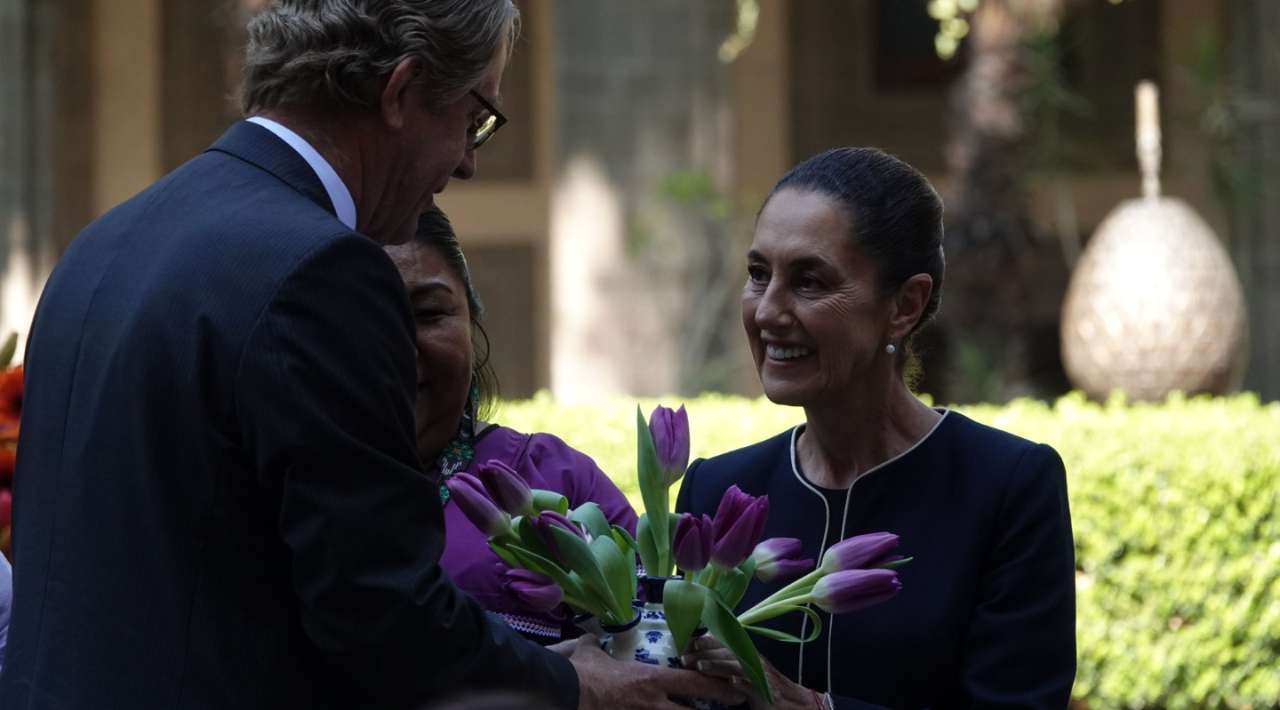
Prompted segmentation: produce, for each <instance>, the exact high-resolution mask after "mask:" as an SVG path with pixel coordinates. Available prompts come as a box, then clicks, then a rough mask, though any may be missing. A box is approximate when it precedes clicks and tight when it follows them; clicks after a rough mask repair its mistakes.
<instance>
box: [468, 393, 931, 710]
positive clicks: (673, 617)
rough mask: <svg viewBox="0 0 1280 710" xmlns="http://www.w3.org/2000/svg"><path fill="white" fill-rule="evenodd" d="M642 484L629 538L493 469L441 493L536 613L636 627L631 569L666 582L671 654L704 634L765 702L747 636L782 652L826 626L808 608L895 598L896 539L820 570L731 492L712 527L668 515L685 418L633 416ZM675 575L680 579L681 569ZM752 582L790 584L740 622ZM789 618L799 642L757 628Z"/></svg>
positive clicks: (761, 506) (899, 561)
mask: <svg viewBox="0 0 1280 710" xmlns="http://www.w3.org/2000/svg"><path fill="white" fill-rule="evenodd" d="M636 439H637V448H638V466H637V477H638V479H639V486H640V495H641V498H642V500H643V502H644V508H645V510H644V513H643V514H641V516H640V518H639V523H638V524H637V526H636V535H635V537H634V538H633V537H632V536H631V535H630V534H629V533H628V532H627V531H626V530H624V529H622V528H620V527H618V526H616V525H610V524H609V522H608V521H607V520H606V519H605V516H604V514H603V513H602V512H601V511H600V508H599V507H598V506H596V505H595V504H594V503H586V504H584V505H581V506H578V507H577V508H575V509H573V510H569V507H568V501H567V500H566V499H565V497H564V496H562V495H560V494H558V493H554V492H552V491H544V490H537V489H530V488H529V487H528V486H527V485H526V484H525V482H524V480H523V479H521V478H520V477H519V476H518V475H516V473H515V472H514V471H512V470H511V469H509V468H507V467H506V466H505V465H503V464H501V463H500V462H497V461H493V462H489V463H488V464H485V465H483V466H482V467H481V468H480V475H479V477H478V478H477V477H474V476H470V475H468V474H465V473H461V474H455V475H454V476H452V477H451V478H450V479H449V480H448V481H447V482H446V485H448V487H449V491H450V493H451V495H452V497H453V499H454V500H456V501H457V503H458V505H459V506H460V507H461V508H462V510H463V512H464V513H466V515H467V517H468V518H469V519H470V520H471V521H472V522H473V523H474V524H475V525H476V526H477V527H479V528H480V529H481V530H483V531H484V532H485V533H486V534H488V536H489V545H490V547H492V548H493V550H494V552H496V553H497V554H498V556H499V557H501V558H502V560H503V561H505V562H506V563H507V564H508V565H510V567H511V568H512V569H510V570H508V571H507V572H506V574H507V577H508V588H509V589H511V590H512V592H513V593H515V594H516V595H517V596H519V597H520V598H521V599H522V600H523V601H524V602H525V603H527V604H529V605H530V607H531V608H535V609H540V610H549V609H552V608H554V607H555V606H557V605H559V604H560V603H562V602H563V603H566V604H568V605H569V606H570V607H571V608H573V609H574V610H575V611H577V612H579V613H589V614H592V615H594V616H595V617H596V618H597V619H599V621H600V622H601V623H602V624H604V625H617V626H621V625H625V624H627V623H628V622H631V621H632V620H633V619H635V618H636V614H637V612H636V609H635V607H634V606H633V600H634V599H635V597H636V592H637V585H638V579H637V569H636V564H635V561H636V557H637V556H638V557H639V559H640V563H641V565H643V567H644V572H645V573H646V575H648V576H649V577H651V578H654V577H656V578H665V583H664V585H663V597H662V604H663V608H664V611H665V615H666V622H667V625H668V627H669V629H670V631H671V636H672V641H673V643H674V646H675V648H676V650H677V652H681V651H683V650H685V649H686V648H687V647H688V644H689V641H690V639H691V638H692V637H693V635H694V633H695V632H696V631H697V630H698V629H700V628H705V629H707V630H709V631H710V632H711V634H712V635H714V636H715V637H716V638H717V639H719V640H720V642H721V643H723V644H724V645H725V646H726V647H727V648H729V649H730V650H731V651H732V652H733V654H734V655H735V656H736V657H737V658H738V660H739V662H740V663H741V664H742V668H743V671H744V672H745V674H746V675H747V677H748V679H749V680H750V681H751V683H752V685H753V686H754V687H756V688H758V689H759V690H760V692H761V693H762V694H763V695H764V696H765V697H766V698H771V693H770V691H769V686H768V683H767V681H766V679H765V674H764V669H763V667H762V664H761V662H760V657H759V654H758V653H757V652H756V648H755V644H754V643H753V642H752V641H751V638H750V635H749V633H754V634H759V635H761V636H766V637H769V638H774V639H778V640H782V641H790V642H797V643H798V642H802V641H807V640H812V639H814V638H817V636H818V635H819V634H820V633H821V631H822V620H821V617H819V616H818V614H817V613H816V612H815V611H813V609H812V607H813V606H816V607H818V608H819V609H821V610H823V611H826V612H828V613H830V614H841V613H846V612H849V611H854V610H856V609H861V608H864V607H867V606H870V605H872V604H876V603H879V602H882V601H885V600H887V599H889V598H890V597H892V596H893V595H894V594H896V593H897V592H898V590H899V589H900V588H901V584H900V582H899V580H898V574H897V571H896V568H897V567H899V566H901V565H903V564H906V563H907V562H908V561H909V559H904V558H902V557H900V556H897V555H895V554H894V550H895V549H896V548H897V545H898V537H897V536H896V535H893V534H891V533H872V534H868V535H860V536H857V537H853V538H849V539H847V540H844V541H842V542H840V543H838V544H836V545H833V546H832V547H831V548H829V549H828V550H827V551H826V553H825V554H824V555H823V556H822V560H821V563H820V564H818V565H816V566H815V564H814V561H813V560H812V559H799V557H800V554H801V543H800V541H799V540H797V539H795V538H771V539H768V540H761V537H762V536H763V532H764V524H765V519H766V517H767V516H768V512H769V500H768V498H767V497H765V496H759V497H756V496H751V495H748V494H746V493H744V492H742V491H741V490H740V489H739V488H738V487H737V486H732V487H730V488H729V490H728V491H726V492H725V494H724V497H723V498H721V500H720V505H719V507H718V509H717V510H716V514H715V517H714V518H713V517H710V516H707V515H702V516H693V515H690V514H688V513H685V514H682V515H675V514H673V513H671V512H670V511H671V500H670V489H671V486H672V485H673V484H674V483H676V482H677V481H679V480H680V479H681V477H682V476H684V472H685V469H686V468H687V466H688V463H689V419H688V415H687V413H686V412H685V410H684V407H681V408H680V409H679V410H671V409H668V408H666V407H658V408H657V409H655V410H654V412H653V414H652V416H651V417H650V419H649V421H648V423H647V424H646V422H645V420H644V416H643V414H641V413H640V412H639V411H638V410H637V412H636ZM677 568H678V569H679V570H680V572H682V575H680V576H676V575H675V574H674V573H675V571H676V569H677ZM752 577H755V578H756V579H759V580H760V581H762V582H765V583H770V584H776V583H781V582H785V581H787V580H791V581H790V583H788V584H786V585H785V586H783V587H782V588H781V589H779V590H778V591H777V592H775V593H774V594H772V595H770V596H769V597H767V598H766V599H764V600H762V601H761V602H760V603H758V604H756V605H755V606H753V607H751V608H750V609H747V610H746V611H744V612H742V613H741V614H735V613H734V611H733V609H734V608H735V607H736V606H737V605H738V603H739V602H740V601H741V600H742V596H743V594H745V593H746V590H747V585H748V584H749V583H750V581H751V579H752ZM789 613H799V614H804V615H805V616H807V617H808V618H809V620H810V622H811V624H810V631H809V632H808V635H807V637H806V638H800V637H797V636H794V635H791V634H787V633H784V632H781V631H778V630H776V629H773V628H768V627H764V626H761V625H760V624H761V623H762V622H764V621H766V620H768V619H772V618H774V617H777V616H781V615H783V614H789Z"/></svg>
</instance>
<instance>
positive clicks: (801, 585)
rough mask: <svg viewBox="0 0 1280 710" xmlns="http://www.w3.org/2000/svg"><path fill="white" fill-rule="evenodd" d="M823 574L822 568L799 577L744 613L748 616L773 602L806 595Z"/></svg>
mask: <svg viewBox="0 0 1280 710" xmlns="http://www.w3.org/2000/svg"><path fill="white" fill-rule="evenodd" d="M825 574H826V573H825V572H824V571H823V570H822V568H821V567H819V568H817V569H815V570H813V571H811V572H809V573H808V574H806V575H805V576H803V577H801V578H800V579H797V580H795V581H794V582H792V583H790V584H788V585H787V586H785V587H783V588H782V589H779V590H778V591H776V592H774V593H773V594H771V595H769V596H767V597H765V598H764V599H763V600H761V601H760V602H759V603H757V604H756V605H755V606H753V607H751V608H750V609H748V610H747V611H746V612H745V613H747V614H750V613H751V612H752V611H755V610H756V609H758V608H760V607H762V606H766V605H768V604H773V603H774V602H780V601H783V600H786V599H790V598H792V597H795V596H798V595H801V594H807V593H808V592H809V590H811V589H813V585H814V584H817V582H818V580H819V579H822V577H823V576H824V575H825Z"/></svg>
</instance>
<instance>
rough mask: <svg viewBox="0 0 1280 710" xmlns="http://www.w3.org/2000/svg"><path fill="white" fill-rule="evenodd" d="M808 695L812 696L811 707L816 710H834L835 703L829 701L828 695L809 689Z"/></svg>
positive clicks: (829, 696)
mask: <svg viewBox="0 0 1280 710" xmlns="http://www.w3.org/2000/svg"><path fill="white" fill-rule="evenodd" d="M809 693H810V694H812V695H813V706H814V707H816V708H818V710H835V707H836V706H835V703H834V702H833V701H832V700H831V694H830V693H819V692H818V691H816V690H814V689H812V688H809Z"/></svg>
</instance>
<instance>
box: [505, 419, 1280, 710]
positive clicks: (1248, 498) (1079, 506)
mask: <svg viewBox="0 0 1280 710" xmlns="http://www.w3.org/2000/svg"><path fill="white" fill-rule="evenodd" d="M655 403H656V400H647V401H643V402H641V403H640V405H641V407H642V408H643V409H644V410H645V413H646V414H647V413H648V412H649V410H650V409H651V408H652V407H653V405H654V404H655ZM664 403H665V404H676V403H677V402H676V401H675V400H674V399H668V400H667V401H665V402H664ZM685 404H686V405H687V406H688V408H689V418H690V424H691V428H692V432H693V456H694V457H695V458H696V457H699V456H709V455H713V454H716V453H721V452H724V451H728V450H731V449H734V448H737V447H740V446H744V445H747V444H750V443H753V442H756V441H760V440H762V439H764V438H766V437H768V436H771V435H773V434H776V433H779V432H781V431H783V430H785V429H787V428H789V427H791V426H793V425H795V424H797V423H798V422H800V421H801V420H802V418H803V414H802V412H801V411H800V410H798V409H794V408H787V407H780V406H777V405H774V404H772V403H770V402H768V401H767V400H763V399H760V400H750V399H744V398H740V397H729V396H721V395H704V396H702V397H698V398H694V399H686V400H685ZM635 406H636V403H635V401H634V400H630V399H615V400H611V401H606V402H601V403H597V404H589V405H581V406H564V405H557V404H556V403H554V402H553V401H552V400H551V399H550V397H549V396H546V395H541V396H538V397H536V398H535V399H533V400H528V401H520V402H506V403H504V404H503V405H502V408H501V410H500V412H499V417H498V419H499V421H501V422H502V423H503V424H505V425H508V426H513V427H515V428H517V429H521V430H524V431H549V432H553V433H555V434H557V435H559V436H561V437H562V438H564V439H565V440H566V441H567V442H569V443H570V444H571V445H573V446H575V447H577V448H579V449H581V450H583V451H586V452H588V453H589V454H591V456H592V457H594V458H595V459H596V461H597V462H598V463H599V464H600V466H601V468H603V469H604V470H605V471H607V472H609V473H610V475H611V476H612V477H613V478H614V480H615V481H617V483H618V484H619V485H620V487H621V488H622V489H623V490H624V491H625V492H626V493H627V495H628V496H629V497H630V498H631V499H632V501H633V502H635V503H636V504H638V503H639V496H638V491H637V490H636V487H635V458H634V457H635V454H634V447H635V436H634V432H633V431H632V428H631V425H632V422H633V419H632V418H633V417H634V416H635V415H634V407H635ZM957 411H960V412H962V413H964V414H965V415H967V416H969V417H972V418H974V419H976V420H978V421H981V422H984V423H987V424H990V425H992V426H996V427H999V428H1001V429H1004V430H1006V431H1010V432H1013V433H1015V434H1018V435H1021V436H1024V437H1026V438H1029V439H1032V440H1035V441H1043V442H1045V443H1048V444H1050V445H1051V446H1053V447H1054V448H1056V449H1057V450H1058V451H1059V452H1060V453H1061V454H1062V458H1063V460H1064V461H1065V462H1066V466H1067V472H1068V484H1069V489H1070V497H1071V509H1072V520H1073V524H1074V527H1075V541H1076V558H1077V566H1078V570H1079V572H1078V576H1077V580H1078V581H1077V604H1078V616H1077V640H1078V648H1079V671H1078V673H1077V677H1076V686H1075V696H1076V697H1077V698H1078V699H1080V700H1082V701H1084V703H1086V704H1087V705H1088V706H1089V707H1093V708H1169V709H1170V710H1173V709H1177V708H1217V707H1224V708H1269V707H1280V601H1277V600H1280V403H1272V404H1267V405H1263V404H1260V403H1259V401H1258V400H1257V398H1256V397H1254V396H1252V395H1238V396H1235V397H1231V398H1216V399H1210V398H1194V399H1186V398H1182V397H1180V396H1174V397H1171V398H1170V399H1169V400H1168V401H1167V402H1165V403H1163V404H1128V403H1126V402H1125V401H1124V400H1123V399H1122V398H1119V397H1117V398H1113V399H1112V400H1111V401H1109V402H1107V403H1105V404H1094V403H1090V402H1088V401H1086V400H1085V399H1084V398H1083V397H1082V396H1080V395H1077V394H1073V395H1069V396H1067V397H1064V398H1062V399H1059V400H1058V401H1057V402H1056V403H1054V404H1052V405H1050V404H1045V403H1042V402H1039V401H1033V400H1018V401H1015V402H1012V403H1010V404H1008V405H1005V406H994V405H975V406H965V407H958V408H957Z"/></svg>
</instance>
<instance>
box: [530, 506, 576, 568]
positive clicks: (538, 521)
mask: <svg viewBox="0 0 1280 710" xmlns="http://www.w3.org/2000/svg"><path fill="white" fill-rule="evenodd" d="M529 520H530V521H531V522H532V523H533V529H534V530H537V531H538V537H540V538H542V544H543V545H546V546H547V552H549V553H551V559H552V560H554V561H555V562H557V563H559V564H561V565H563V564H564V558H563V557H562V556H561V555H560V548H559V547H558V546H557V545H556V537H555V535H554V534H552V532H551V528H553V527H555V528H564V529H565V530H568V531H569V532H571V533H573V534H574V535H577V536H578V537H580V538H582V539H583V540H586V539H587V536H586V534H585V533H583V532H582V528H580V527H578V525H577V523H575V522H573V521H572V520H570V519H568V518H566V517H565V516H563V515H561V514H559V513H557V512H556V511H554V510H544V511H542V512H541V513H538V514H537V515H535V516H533V517H532V518H530V519H529Z"/></svg>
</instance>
